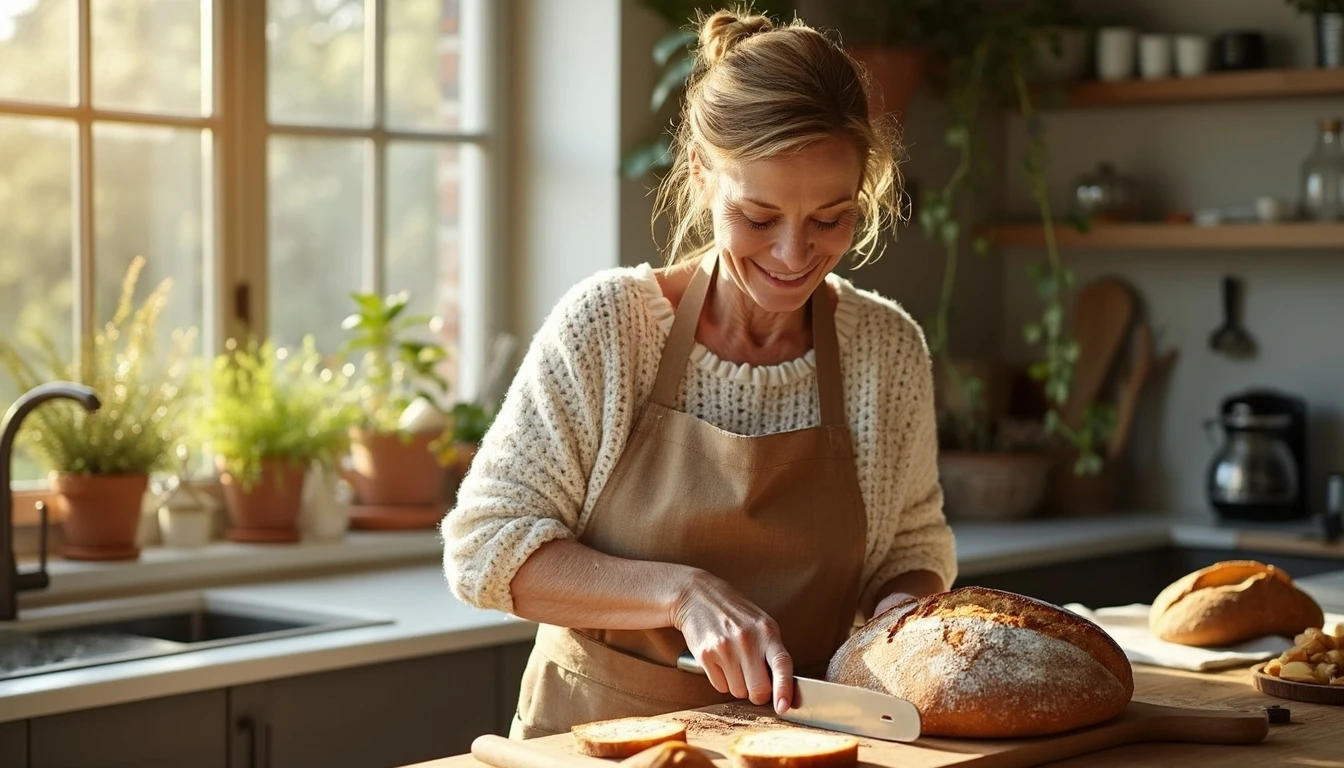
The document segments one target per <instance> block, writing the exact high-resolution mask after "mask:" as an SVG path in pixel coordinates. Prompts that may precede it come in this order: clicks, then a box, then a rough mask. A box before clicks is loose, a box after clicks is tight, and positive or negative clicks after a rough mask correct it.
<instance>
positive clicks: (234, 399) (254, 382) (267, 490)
mask: <svg viewBox="0 0 1344 768" xmlns="http://www.w3.org/2000/svg"><path fill="white" fill-rule="evenodd" d="M225 347H226V351H225V352H224V353H222V354H220V355H218V356H217V357H215V359H214V360H213V361H212V362H211V365H210V398H209V400H208V401H207V403H206V405H205V408H204V413H203V415H202V418H201V420H200V423H199V428H200V430H201V437H202V438H203V439H204V440H205V441H207V442H208V444H209V446H210V449H211V451H212V452H213V453H214V455H215V460H216V464H217V465H218V467H219V470H220V480H221V482H222V484H223V486H224V500H225V505H226V507H227V509H228V514H229V522H230V527H229V529H228V530H227V531H226V534H225V535H226V536H227V537H228V538H229V539H231V540H233V541H250V542H293V541H298V540H299V538H300V533H299V527H298V520H299V512H300V509H301V500H302V494H303V485H304V479H305V476H306V475H307V472H308V469H309V467H310V466H312V465H313V464H315V463H316V464H318V465H321V466H324V467H329V468H334V467H335V466H336V463H337V462H338V461H339V460H340V458H341V457H342V456H343V455H344V454H345V452H346V450H347V449H348V447H349V442H350V438H349V430H350V427H351V426H352V425H353V424H354V423H355V422H356V420H357V419H358V417H359V411H358V409H357V408H356V406H355V404H354V400H353V398H352V396H351V393H350V390H349V387H348V380H347V379H346V378H345V377H344V375H343V374H341V373H340V372H339V371H336V370H332V369H330V368H328V367H326V366H324V365H323V361H322V358H321V356H320V355H319V354H318V353H317V349H316V347H315V346H314V342H313V339H312V337H307V338H305V339H304V341H303V345H302V347H301V348H300V349H298V350H285V349H277V348H276V347H275V345H274V343H273V342H272V341H271V340H270V339H267V340H266V341H264V342H261V343H258V342H257V341H256V340H255V339H252V340H249V341H248V342H247V343H246V344H245V345H240V344H238V342H237V341H236V340H233V339H230V340H229V342H228V343H227V344H226V345H225Z"/></svg>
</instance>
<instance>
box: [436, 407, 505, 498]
mask: <svg viewBox="0 0 1344 768" xmlns="http://www.w3.org/2000/svg"><path fill="white" fill-rule="evenodd" d="M494 418H495V415H494V413H492V412H491V411H490V410H489V409H487V408H486V407H484V406H482V405H480V404H479V403H465V402H463V403H457V404H456V405H454V406H453V410H452V412H451V413H450V414H449V419H448V425H447V426H446V427H445V428H444V430H443V433H442V434H441V435H439V438H438V439H437V440H435V441H434V443H433V445H432V446H431V447H432V448H433V449H434V451H435V453H436V455H437V458H438V461H439V463H440V464H442V465H443V466H445V467H447V468H448V472H447V475H446V477H445V478H444V496H445V497H446V498H447V499H448V500H449V503H450V505H455V504H456V503H457V489H458V486H460V485H461V484H462V478H464V477H466V475H467V470H468V469H470V468H471V462H472V460H473V459H475V458H476V450H477V449H478V448H479V447H480V445H481V440H482V439H483V438H484V437H485V433H486V432H487V431H488V430H489V429H490V424H491V423H492V422H493V421H494Z"/></svg>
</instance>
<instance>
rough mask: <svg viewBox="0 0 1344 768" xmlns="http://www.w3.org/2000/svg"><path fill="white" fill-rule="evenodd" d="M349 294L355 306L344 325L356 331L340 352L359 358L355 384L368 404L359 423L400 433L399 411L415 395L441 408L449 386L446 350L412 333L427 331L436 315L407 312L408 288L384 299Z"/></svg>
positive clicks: (368, 427)
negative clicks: (441, 370)
mask: <svg viewBox="0 0 1344 768" xmlns="http://www.w3.org/2000/svg"><path fill="white" fill-rule="evenodd" d="M351 298H353V299H354V302H355V307H356V311H355V312H354V313H352V314H351V315H350V316H348V317H346V318H345V321H344V322H343V323H342V324H341V327H342V328H344V329H345V330H347V331H350V332H351V333H352V334H353V335H352V336H351V338H350V339H349V340H348V341H347V342H346V344H345V346H344V348H343V350H342V352H343V354H346V355H351V356H355V357H357V358H358V362H357V364H356V370H357V371H358V373H357V375H356V377H355V380H356V383H355V387H356V389H357V390H358V393H359V398H360V400H361V402H362V403H364V414H363V418H362V419H361V420H360V423H361V425H362V426H364V427H365V428H367V429H370V430H372V431H375V432H384V433H388V432H396V431H397V422H398V420H399V419H400V418H401V414H402V413H403V412H404V411H405V410H406V407H407V406H409V405H410V404H411V403H412V402H413V401H414V400H415V399H416V398H424V399H425V400H426V401H427V402H428V403H429V404H430V405H432V406H434V407H435V408H440V405H439V402H440V399H441V397H442V396H443V395H444V394H445V393H446V392H447V390H448V388H449V385H448V382H447V380H446V379H444V377H443V375H442V374H440V373H439V366H440V365H441V364H442V363H443V361H444V360H446V359H447V358H448V350H447V348H446V347H445V346H444V345H442V344H440V343H438V342H435V341H426V340H423V339H419V338H415V337H413V336H412V334H413V333H414V332H415V331H418V330H429V329H430V328H431V324H432V323H433V318H432V317H430V316H428V315H411V314H407V313H406V310H407V307H408V306H409V305H410V301H411V297H410V294H408V293H406V292H404V291H403V292H401V293H396V294H393V295H391V296H387V297H386V298H384V297H381V296H378V295H377V294H372V293H355V294H351Z"/></svg>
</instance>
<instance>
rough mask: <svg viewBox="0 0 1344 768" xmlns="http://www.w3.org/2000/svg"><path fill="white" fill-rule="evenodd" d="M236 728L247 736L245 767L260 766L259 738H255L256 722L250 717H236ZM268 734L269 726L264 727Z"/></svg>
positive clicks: (254, 767)
mask: <svg viewBox="0 0 1344 768" xmlns="http://www.w3.org/2000/svg"><path fill="white" fill-rule="evenodd" d="M238 730H240V731H242V732H243V735H244V736H246V737H247V768H262V763H261V752H260V747H261V740H260V739H258V738H257V724H256V722H255V721H254V720H253V719H252V718H250V717H240V718H238ZM266 731H267V732H268V735H269V731H270V728H269V727H268V728H267V729H266Z"/></svg>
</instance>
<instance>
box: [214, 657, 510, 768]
mask: <svg viewBox="0 0 1344 768" xmlns="http://www.w3.org/2000/svg"><path fill="white" fill-rule="evenodd" d="M530 645H531V644H530V643H526V644H519V645H509V646H503V647H500V648H482V649H477V650H472V651H463V652H460V653H454V654H448V655H442V656H430V657H425V658H417V659H409V660H405V661H396V662H390V663H384V664H375V665H371V666H365V667H355V668H351V669H343V670H336V671H331V672H322V673H318V674H313V675H304V676H300V677H292V678H284V679H280V680H272V681H269V682H265V683H257V684H254V685H247V686H239V687H235V688H231V689H230V690H229V712H228V723H229V734H228V739H229V744H230V749H229V756H230V760H229V766H230V768H307V767H308V766H317V765H320V766H323V768H343V767H346V766H348V768H378V767H379V766H398V765H405V764H407V763H413V762H416V761H421V760H428V759H430V758H434V757H442V756H443V755H451V754H456V753H459V752H465V751H467V750H469V749H470V748H471V742H472V740H473V739H475V738H476V737H477V736H479V735H481V734H483V733H500V734H503V733H507V729H508V720H507V719H506V714H507V716H508V717H511V716H512V711H513V705H514V702H515V701H516V700H517V695H518V694H517V690H518V681H517V679H515V672H516V674H517V675H518V676H521V673H522V672H521V667H520V666H518V662H517V660H518V658H519V657H520V655H521V657H522V658H523V659H524V660H525V659H526V651H525V650H524V646H525V647H526V648H527V649H530ZM505 702H507V704H506V703H505Z"/></svg>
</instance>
